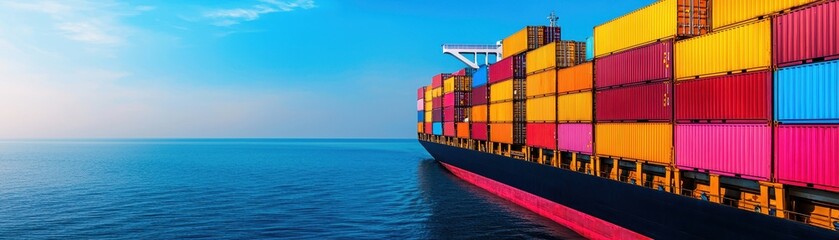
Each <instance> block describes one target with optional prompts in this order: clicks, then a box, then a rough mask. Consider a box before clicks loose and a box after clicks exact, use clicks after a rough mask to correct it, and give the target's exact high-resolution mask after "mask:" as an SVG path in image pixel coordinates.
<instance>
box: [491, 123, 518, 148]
mask: <svg viewBox="0 0 839 240" xmlns="http://www.w3.org/2000/svg"><path fill="white" fill-rule="evenodd" d="M489 140H490V141H492V142H499V143H513V124H512V123H490V124H489Z"/></svg>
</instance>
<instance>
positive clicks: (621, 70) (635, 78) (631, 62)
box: [594, 40, 673, 88]
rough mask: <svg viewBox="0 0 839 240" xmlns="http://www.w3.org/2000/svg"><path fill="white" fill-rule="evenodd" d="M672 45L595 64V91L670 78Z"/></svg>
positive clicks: (630, 52) (650, 47) (660, 44)
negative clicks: (596, 89)
mask: <svg viewBox="0 0 839 240" xmlns="http://www.w3.org/2000/svg"><path fill="white" fill-rule="evenodd" d="M672 62H673V41H672V40H668V41H663V42H657V43H653V44H649V45H646V46H642V47H638V48H635V49H631V50H628V51H625V52H621V53H617V54H612V55H609V56H606V57H603V58H599V59H597V61H595V62H594V64H595V66H594V69H595V76H597V77H596V79H595V81H594V83H595V87H596V88H604V87H610V86H618V85H626V84H633V83H642V82H646V81H663V80H668V79H671V78H673V68H672V64H671V63H672Z"/></svg>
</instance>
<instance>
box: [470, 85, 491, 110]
mask: <svg viewBox="0 0 839 240" xmlns="http://www.w3.org/2000/svg"><path fill="white" fill-rule="evenodd" d="M487 89H489V86H488V85H483V86H480V87H476V88H473V89H472V102H471V103H472V106H476V105H481V104H487V102H489V99H487V96H488V95H487Z"/></svg>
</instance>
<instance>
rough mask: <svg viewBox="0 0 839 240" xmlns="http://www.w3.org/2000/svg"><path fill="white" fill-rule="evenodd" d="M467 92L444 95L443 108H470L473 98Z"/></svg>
mask: <svg viewBox="0 0 839 240" xmlns="http://www.w3.org/2000/svg"><path fill="white" fill-rule="evenodd" d="M469 95H470V93H467V92H450V93H446V94H445V95H443V107H453V106H458V107H468V106H471V105H470V104H469V100H471V97H470V96H469Z"/></svg>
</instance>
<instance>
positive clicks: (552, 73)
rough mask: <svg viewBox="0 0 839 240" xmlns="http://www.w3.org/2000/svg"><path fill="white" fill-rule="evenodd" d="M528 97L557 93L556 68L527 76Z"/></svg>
mask: <svg viewBox="0 0 839 240" xmlns="http://www.w3.org/2000/svg"><path fill="white" fill-rule="evenodd" d="M526 81H527V88H526V89H525V91H526V92H527V97H535V96H542V95H546V94H553V93H556V70H553V69H552V70H548V71H544V72H540V73H535V74H531V75H528V76H527V79H526Z"/></svg>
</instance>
